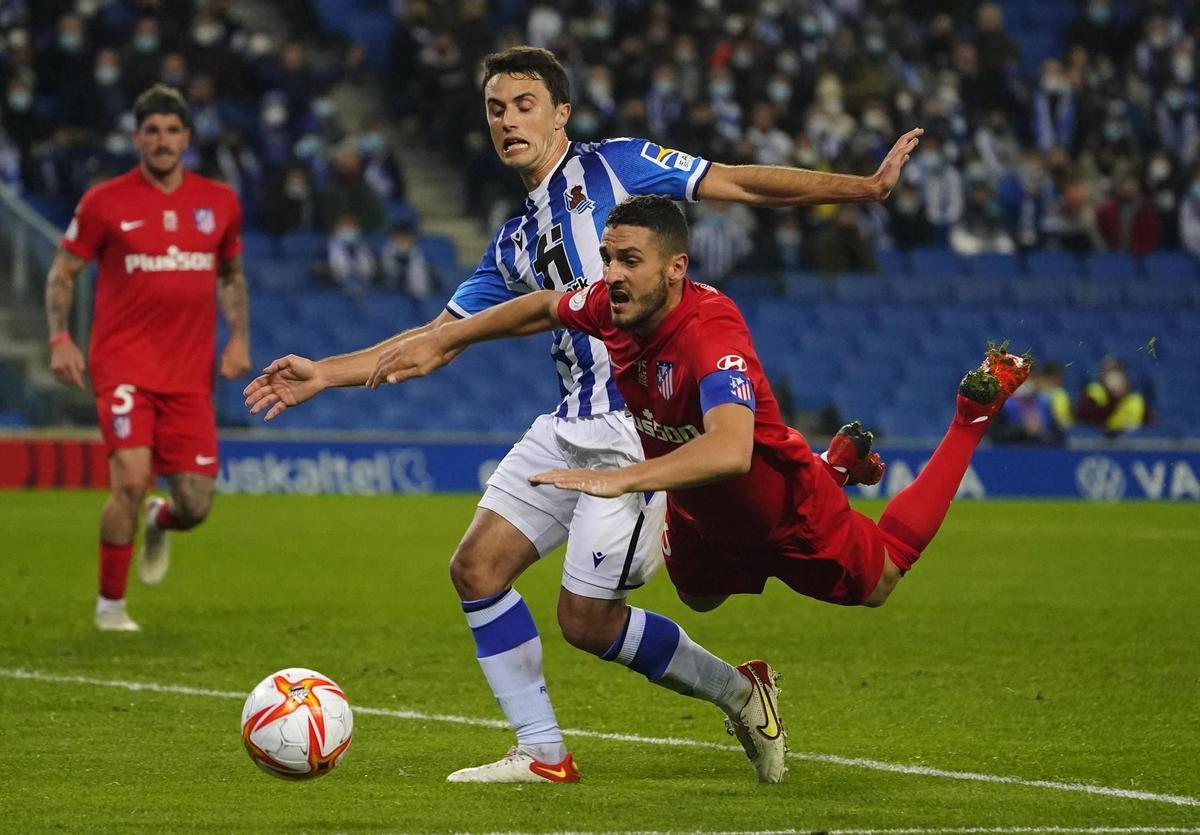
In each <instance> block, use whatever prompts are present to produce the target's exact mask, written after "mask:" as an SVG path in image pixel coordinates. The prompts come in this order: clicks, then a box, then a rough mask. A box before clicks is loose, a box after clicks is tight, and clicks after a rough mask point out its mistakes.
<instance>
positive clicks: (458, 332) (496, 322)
mask: <svg viewBox="0 0 1200 835" xmlns="http://www.w3.org/2000/svg"><path fill="white" fill-rule="evenodd" d="M562 296H563V294H562V293H560V292H558V291H556V290H538V291H537V292H535V293H529V294H528V295H525V296H521V297H520V298H519V299H513V300H512V301H507V302H504V303H503V304H498V305H496V306H495V307H492V308H489V309H488V310H485V311H483V312H482V313H477V314H475V315H474V316H472V317H470V318H469V319H456V320H452V321H450V322H447V323H446V324H443V325H440V326H438V327H437V328H434V329H432V330H430V331H428V332H426V333H423V334H420V335H419V336H416V337H414V338H412V339H405V340H403V341H401V342H398V343H396V344H394V345H392V346H391V347H389V348H388V349H387V350H385V351H384V352H383V353H382V354H381V355H380V356H379V363H378V364H377V365H376V366H375V370H374V371H372V372H371V377H370V379H368V380H367V385H368V386H370V387H371V388H378V387H379V386H381V385H383V384H385V383H402V382H404V381H405V380H411V379H412V378H414V377H424V376H425V375H427V374H431V373H433V372H434V371H436V370H437V369H439V368H441V367H442V366H443V365H445V364H446V363H448V362H450V360H452V359H454V358H455V357H456V356H458V355H459V354H460V353H462V352H463V351H464V350H465V349H467V348H469V347H470V346H472V345H474V344H475V343H477V342H485V341H487V340H489V339H502V338H504V337H506V336H527V335H528V334H531V333H540V332H542V331H548V330H552V329H554V328H556V327H559V326H560V325H561V324H562V322H561V321H559V318H558V300H559V299H560V298H562Z"/></svg>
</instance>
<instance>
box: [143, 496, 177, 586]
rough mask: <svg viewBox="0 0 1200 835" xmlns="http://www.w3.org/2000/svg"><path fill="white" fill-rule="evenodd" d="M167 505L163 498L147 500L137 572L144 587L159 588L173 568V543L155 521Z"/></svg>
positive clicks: (154, 497) (152, 497) (157, 497)
mask: <svg viewBox="0 0 1200 835" xmlns="http://www.w3.org/2000/svg"><path fill="white" fill-rule="evenodd" d="M166 503H167V500H166V499H164V498H163V497H162V496H151V497H149V498H148V499H146V527H145V529H144V530H143V532H142V543H141V545H140V546H139V547H138V558H137V572H138V579H139V580H141V581H142V585H143V586H157V585H158V584H159V583H161V582H162V581H163V577H166V576H167V569H168V568H170V567H171V541H170V538H169V536H168V534H169V533H170V531H166V530H164V529H162V528H160V527H159V526H158V524H157V523H156V522H155V521H154V520H155V519H157V518H158V510H159V508H161V507H162V506H163V505H165V504H166Z"/></svg>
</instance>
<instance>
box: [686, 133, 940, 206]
mask: <svg viewBox="0 0 1200 835" xmlns="http://www.w3.org/2000/svg"><path fill="white" fill-rule="evenodd" d="M923 133H925V130H924V129H923V128H913V129H912V130H910V131H909V132H908V133H906V134H904V135H903V136H901V137H900V138H899V139H897V140H896V144H895V145H893V146H892V149H891V150H890V151H888V154H887V156H886V157H884V158H883V162H882V163H880V165H879V168H878V169H877V170H876V171H875V173H874V174H872V175H871V176H869V177H857V176H854V175H850V174H828V173H825V172H823V171H810V170H808V169H806V168H784V167H783V166H777V165H721V164H718V163H713V164H712V167H711V168H710V169H709V171H708V173H707V174H706V175H705V176H704V179H703V180H701V181H700V185H699V187H698V189H697V192H696V194H697V196H698V197H699V198H700V199H701V200H727V201H730V202H733V203H747V204H750V205H752V206H797V205H802V204H816V203H869V202H873V201H876V200H886V199H887V196H888V195H889V194H891V193H892V189H893V188H895V187H896V183H897V182H898V181H899V179H900V171H901V169H903V168H904V164H905V163H906V162H908V158H909V155H910V154H911V153H912V152H913V151H914V150H916V147H917V144H918V143H919V142H920V141H921V135H922V134H923Z"/></svg>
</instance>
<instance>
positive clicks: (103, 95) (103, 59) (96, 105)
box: [64, 49, 130, 132]
mask: <svg viewBox="0 0 1200 835" xmlns="http://www.w3.org/2000/svg"><path fill="white" fill-rule="evenodd" d="M74 90H75V91H76V92H77V95H74V96H70V97H67V96H64V104H65V105H66V107H65V110H66V111H67V112H68V113H70V114H71V116H72V119H71V121H72V122H75V123H78V124H79V125H81V126H83V127H88V128H91V129H92V130H95V131H99V132H104V131H107V130H108V129H109V127H111V126H112V125H113V124H115V123H116V120H117V117H118V116H120V115H121V114H122V113H124V112H125V111H126V110H128V109H129V106H130V101H129V98H128V97H127V96H126V95H125V91H124V90H123V89H122V87H121V56H120V55H119V54H118V53H117V51H116V50H113V49H101V50H99V51H98V52H97V53H96V63H95V66H94V68H93V70H92V83H91V84H87V85H85V84H79V85H76V86H75V87H74Z"/></svg>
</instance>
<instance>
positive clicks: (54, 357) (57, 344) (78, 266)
mask: <svg viewBox="0 0 1200 835" xmlns="http://www.w3.org/2000/svg"><path fill="white" fill-rule="evenodd" d="M85 266H87V261H85V260H83V259H82V258H80V257H79V256H78V255H74V254H72V253H70V252H68V251H67V250H66V249H64V248H62V247H61V246H60V247H59V248H58V252H57V253H55V255H54V261H53V262H52V263H51V264H50V273H49V275H47V276H46V323H47V324H48V325H49V326H50V370H51V371H53V372H54V376H55V377H56V378H57V379H58V381H59V382H60V383H63V384H64V385H68V386H75V387H77V388H79V389H82V388H83V371H84V360H83V353H82V352H81V351H80V350H79V347H78V346H77V345H76V344H75V343H74V341H72V339H71V332H70V330H69V328H68V323H69V321H70V317H71V298H72V297H73V296H74V294H75V279H76V278H78V277H79V274H80V273H81V272H83V268H84V267H85Z"/></svg>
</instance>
